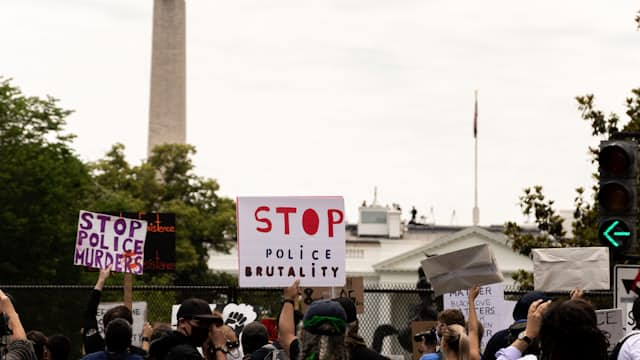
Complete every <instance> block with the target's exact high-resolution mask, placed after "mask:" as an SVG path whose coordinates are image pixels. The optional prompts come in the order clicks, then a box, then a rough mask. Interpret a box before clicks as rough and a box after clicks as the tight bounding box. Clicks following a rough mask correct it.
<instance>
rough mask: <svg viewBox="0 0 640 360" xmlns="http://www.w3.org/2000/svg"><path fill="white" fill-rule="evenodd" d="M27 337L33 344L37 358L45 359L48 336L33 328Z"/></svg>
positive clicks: (39, 359)
mask: <svg viewBox="0 0 640 360" xmlns="http://www.w3.org/2000/svg"><path fill="white" fill-rule="evenodd" d="M27 339H29V341H31V343H32V344H33V350H35V353H36V358H38V360H42V359H44V347H45V346H47V336H46V335H45V334H43V333H42V332H41V331H38V330H31V331H29V332H28V333H27Z"/></svg>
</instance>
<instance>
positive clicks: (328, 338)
mask: <svg viewBox="0 0 640 360" xmlns="http://www.w3.org/2000/svg"><path fill="white" fill-rule="evenodd" d="M346 329H347V314H346V312H345V311H344V309H343V308H342V306H341V305H340V304H339V303H337V302H335V301H332V300H317V301H314V302H312V303H311V305H309V307H308V308H307V311H306V313H305V314H304V318H303V319H302V332H301V334H300V339H301V346H300V355H301V356H302V358H303V359H306V358H308V357H310V356H311V357H313V358H316V359H326V358H327V357H328V356H329V354H331V357H332V358H333V359H335V360H341V359H346V358H347V357H348V354H347V350H346V347H345V331H346Z"/></svg>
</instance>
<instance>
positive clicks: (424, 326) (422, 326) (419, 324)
mask: <svg viewBox="0 0 640 360" xmlns="http://www.w3.org/2000/svg"><path fill="white" fill-rule="evenodd" d="M436 326H438V322H437V321H412V322H411V345H413V360H418V359H420V356H422V355H423V354H422V353H421V352H420V343H419V342H416V341H414V340H413V337H414V336H415V335H416V334H418V333H421V332H425V331H429V330H431V328H434V327H436Z"/></svg>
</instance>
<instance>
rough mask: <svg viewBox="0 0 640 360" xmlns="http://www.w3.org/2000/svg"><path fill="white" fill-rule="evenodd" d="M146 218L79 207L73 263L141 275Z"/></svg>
mask: <svg viewBox="0 0 640 360" xmlns="http://www.w3.org/2000/svg"><path fill="white" fill-rule="evenodd" d="M146 236H147V222H146V221H144V220H133V219H127V218H122V217H119V216H113V215H107V214H99V213H93V212H89V211H84V210H81V211H80V215H79V217H78V233H77V237H76V246H75V252H74V256H73V263H74V264H75V265H80V266H88V267H92V268H98V269H105V268H107V267H108V266H109V265H112V268H111V270H112V271H116V272H124V273H132V274H136V275H142V272H143V260H144V243H145V239H146Z"/></svg>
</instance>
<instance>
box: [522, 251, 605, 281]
mask: <svg viewBox="0 0 640 360" xmlns="http://www.w3.org/2000/svg"><path fill="white" fill-rule="evenodd" d="M531 255H532V258H533V286H534V288H535V290H537V291H543V292H551V291H570V290H571V289H573V288H576V287H579V288H581V289H584V290H609V249H608V248H606V247H582V248H548V249H532V250H531Z"/></svg>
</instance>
